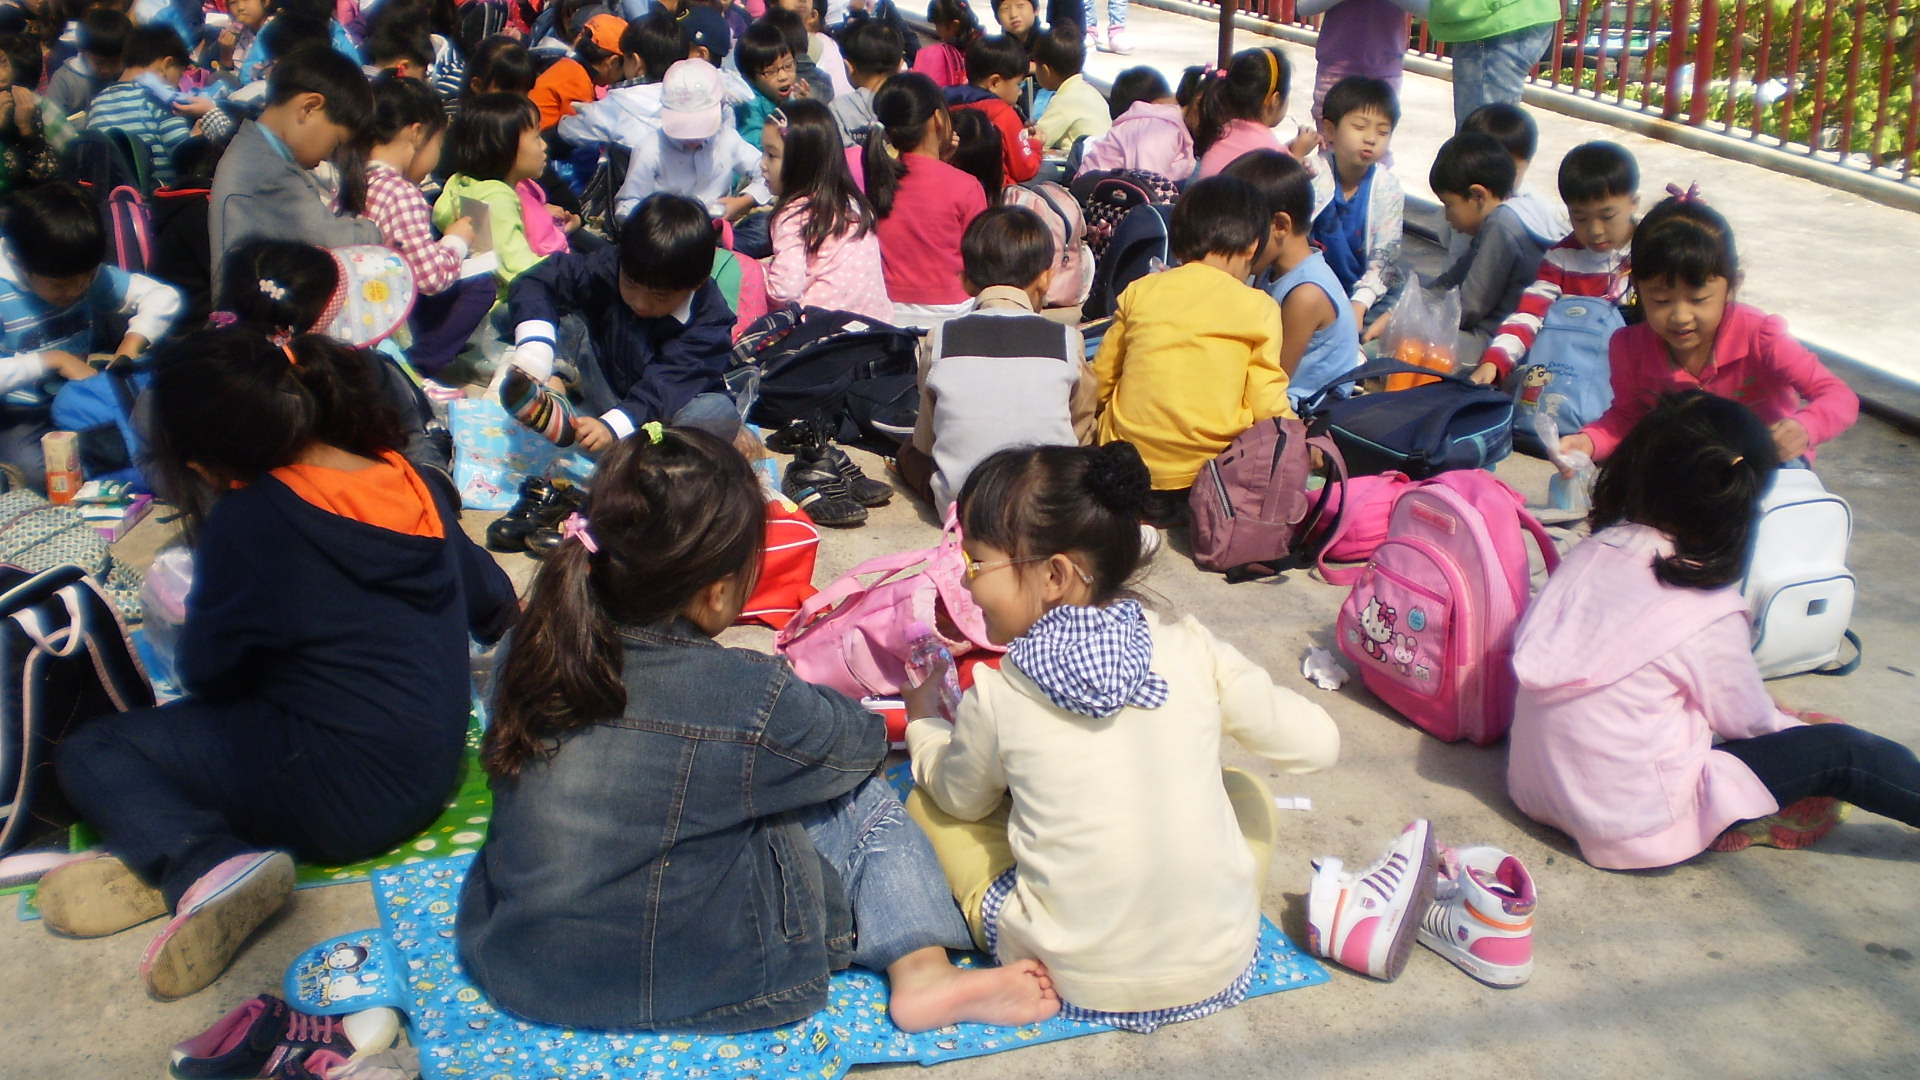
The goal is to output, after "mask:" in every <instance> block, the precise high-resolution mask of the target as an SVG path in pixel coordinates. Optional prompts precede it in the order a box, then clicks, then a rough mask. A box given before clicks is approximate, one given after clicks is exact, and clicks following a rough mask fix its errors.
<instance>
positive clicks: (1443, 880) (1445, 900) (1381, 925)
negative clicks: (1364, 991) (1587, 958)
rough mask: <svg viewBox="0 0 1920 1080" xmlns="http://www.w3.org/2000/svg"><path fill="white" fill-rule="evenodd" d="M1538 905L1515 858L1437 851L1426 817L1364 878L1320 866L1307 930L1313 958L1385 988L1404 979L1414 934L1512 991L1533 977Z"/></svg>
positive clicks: (1326, 861)
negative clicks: (1383, 984)
mask: <svg viewBox="0 0 1920 1080" xmlns="http://www.w3.org/2000/svg"><path fill="white" fill-rule="evenodd" d="M1535 900H1536V898H1535V895H1534V889H1533V877H1532V876H1531V875H1530V874H1528V873H1527V868H1526V867H1525V866H1522V865H1521V863H1520V860H1519V859H1517V858H1514V857H1513V856H1512V855H1509V854H1507V853H1506V852H1504V851H1501V850H1500V849H1498V848H1492V847H1470V848H1463V849H1461V850H1459V851H1454V850H1451V849H1449V848H1445V847H1441V846H1440V845H1438V844H1436V843H1435V842H1434V838H1433V826H1432V824H1431V823H1430V822H1427V821H1425V820H1420V821H1415V822H1414V823H1412V824H1411V825H1408V826H1407V827H1406V829H1404V830H1403V831H1402V832H1401V833H1400V835H1399V837H1398V838H1396V839H1395V840H1394V842H1393V843H1392V844H1391V845H1389V846H1388V848H1387V850H1386V853H1385V854H1383V855H1381V856H1380V858H1379V859H1378V860H1376V861H1375V862H1374V863H1373V865H1371V866H1368V867H1367V868H1366V869H1364V870H1361V871H1359V872H1358V873H1347V872H1345V868H1344V866H1343V865H1342V864H1341V862H1340V860H1339V859H1335V858H1323V859H1319V860H1317V861H1316V862H1315V864H1314V875H1313V884H1312V886H1311V887H1310V888H1309V889H1308V892H1307V934H1308V938H1309V940H1310V945H1311V948H1312V951H1313V952H1314V953H1315V955H1318V956H1323V957H1326V958H1327V959H1329V960H1332V961H1334V962H1336V963H1338V964H1340V965H1341V966H1342V967H1346V968H1350V969H1352V970H1354V971H1357V972H1359V973H1361V974H1363V975H1370V976H1372V977H1374V978H1376V979H1382V980H1385V981H1387V982H1392V981H1393V980H1394V979H1397V978H1399V977H1400V971H1401V969H1402V968H1404V967H1405V966H1406V963H1407V956H1408V954H1409V953H1410V952H1412V950H1413V942H1414V939H1415V938H1416V937H1417V938H1418V939H1419V941H1420V944H1422V945H1425V946H1426V947H1427V948H1429V949H1432V950H1433V951H1434V952H1436V953H1439V954H1440V955H1441V956H1443V957H1445V958H1446V959H1447V960H1449V961H1451V962H1452V963H1453V965H1454V966H1455V967H1458V968H1459V969H1460V970H1462V971H1464V972H1466V973H1467V974H1468V975H1471V976H1473V977H1474V978H1476V979H1478V980H1480V981H1481V982H1483V983H1486V984H1487V985H1488V986H1494V987H1503V988H1504V987H1514V986H1519V985H1520V984H1522V983H1524V982H1526V981H1527V979H1528V977H1530V976H1531V975H1532V974H1533V909H1534V904H1535Z"/></svg>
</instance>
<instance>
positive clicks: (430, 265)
mask: <svg viewBox="0 0 1920 1080" xmlns="http://www.w3.org/2000/svg"><path fill="white" fill-rule="evenodd" d="M367 217H369V218H371V219H373V222H374V224H376V225H378V226H380V233H381V235H382V236H385V237H386V238H387V246H388V247H390V248H392V249H394V250H395V251H398V252H399V253H400V257H401V258H403V259H405V260H407V265H408V266H409V267H411V268H412V269H413V281H414V287H415V288H417V289H418V290H419V291H420V295H422V296H432V295H433V294H435V293H439V292H444V291H445V290H446V288H447V286H449V285H452V284H453V283H454V282H455V281H457V280H459V278H460V263H461V261H462V260H464V259H465V258H466V251H465V247H466V245H464V244H462V243H460V241H458V240H444V239H442V240H435V239H434V235H433V208H432V207H430V206H428V205H427V197H426V196H425V195H422V194H421V193H420V186H419V185H418V184H415V183H413V182H412V181H410V180H408V179H407V178H406V177H404V176H402V175H400V172H399V170H397V169H395V168H394V167H393V166H391V165H388V164H387V163H385V162H383V161H369V162H367Z"/></svg>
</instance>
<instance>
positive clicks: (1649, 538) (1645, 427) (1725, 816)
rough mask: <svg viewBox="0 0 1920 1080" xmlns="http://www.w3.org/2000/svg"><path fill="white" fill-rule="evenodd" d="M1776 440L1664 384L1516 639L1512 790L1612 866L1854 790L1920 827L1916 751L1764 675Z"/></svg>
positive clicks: (1783, 818) (1798, 815) (1767, 840)
mask: <svg viewBox="0 0 1920 1080" xmlns="http://www.w3.org/2000/svg"><path fill="white" fill-rule="evenodd" d="M1634 254H1635V257H1636V258H1638V256H1639V251H1638V248H1637V247H1636V249H1635V252H1634ZM1775 442H1776V436H1775V435H1774V434H1773V433H1772V432H1770V431H1769V430H1768V428H1767V426H1766V424H1765V423H1763V422H1762V421H1761V419H1760V418H1759V417H1757V416H1756V415H1754V413H1753V411H1752V410H1750V409H1748V408H1747V407H1746V406H1745V405H1743V404H1741V403H1740V402H1737V401H1734V400H1731V399H1729V398H1723V397H1718V396H1716V395H1714V394H1712V393H1709V392H1707V391H1704V390H1689V391H1686V392H1684V393H1679V394H1669V395H1667V396H1666V397H1664V398H1661V399H1659V400H1658V402H1657V404H1655V405H1654V407H1653V408H1652V410H1651V411H1649V412H1648V413H1647V414H1646V416H1645V417H1644V418H1643V419H1642V420H1641V421H1640V422H1639V423H1638V424H1637V425H1635V426H1634V428H1633V429H1632V431H1631V432H1630V433H1629V434H1628V435H1627V436H1626V438H1625V439H1624V440H1622V441H1621V443H1620V445H1619V447H1618V449H1616V450H1615V451H1614V453H1613V455H1612V456H1611V457H1609V458H1608V459H1607V462H1606V464H1605V466H1603V467H1602V469H1601V470H1600V479H1599V481H1598V483H1597V484H1596V485H1595V486H1594V492H1593V514H1592V517H1591V518H1590V519H1589V520H1590V522H1591V524H1592V526H1593V535H1592V536H1591V537H1590V538H1589V539H1587V540H1586V541H1584V542H1583V543H1581V544H1580V545H1579V546H1578V547H1576V548H1574V549H1573V551H1572V552H1571V553H1569V554H1568V555H1567V557H1566V559H1565V560H1564V561H1562V562H1561V564H1560V568H1559V569H1558V570H1556V571H1555V572H1554V574H1553V577H1552V578H1551V579H1549V580H1548V581H1547V585H1546V588H1544V589H1542V590H1541V592H1540V595H1539V596H1538V597H1536V598H1535V599H1534V601H1533V604H1532V606H1530V607H1529V608H1528V609H1527V615H1526V619H1525V620H1524V621H1523V622H1522V623H1521V625H1520V630H1519V632H1518V634H1517V635H1516V637H1515V639H1514V652H1513V668H1514V673H1515V675H1517V676H1518V677H1519V682H1520V693H1519V698H1518V701H1517V702H1516V707H1515V712H1514V720H1513V729H1512V732H1511V734H1510V735H1509V736H1508V738H1509V739H1510V741H1511V747H1512V751H1511V753H1510V755H1509V759H1508V763H1507V788H1508V791H1509V792H1510V793H1511V794H1512V796H1513V801H1514V802H1515V803H1516V804H1518V805H1519V807H1520V809H1521V810H1523V811H1525V812H1526V814H1527V816H1529V817H1531V818H1533V819H1534V820H1536V821H1539V822H1542V823H1544V824H1547V825H1551V826H1553V827H1554V828H1556V829H1559V830H1561V831H1562V832H1565V833H1567V834H1568V835H1569V836H1571V837H1573V839H1574V840H1575V841H1577V842H1578V843H1579V845H1580V855H1581V857H1582V858H1584V859H1586V860H1587V861H1588V862H1590V863H1592V864H1593V865H1595V866H1599V867H1604V868H1606V869H1610V870H1629V869H1642V868H1647V867H1655V866H1667V865H1670V864H1672V863H1677V862H1682V861H1684V860H1686V859H1690V858H1693V857H1694V856H1695V855H1698V854H1699V853H1700V852H1702V851H1704V850H1708V849H1711V850H1714V851H1739V850H1741V849H1742V848H1745V847H1748V846H1750V845H1752V844H1756V843H1758V844H1766V845H1769V846H1773V847H1782V848H1800V847H1805V846H1807V845H1808V844H1811V843H1813V842H1814V841H1816V840H1819V839H1820V838H1821V837H1823V836H1825V835H1826V834H1827V833H1829V832H1831V831H1832V830H1833V828H1834V826H1836V825H1838V824H1839V823H1840V818H1841V812H1842V810H1843V808H1844V807H1843V805H1842V804H1844V803H1852V804H1854V805H1856V806H1858V807H1860V808H1861V809H1862V810H1866V811H1869V812H1871V813H1875V814H1882V815H1884V816H1886V817H1890V818H1894V819H1895V820H1898V821H1902V822H1905V823H1906V824H1908V825H1920V761H1916V760H1915V758H1914V755H1913V752H1912V751H1910V750H1908V749H1907V748H1906V747H1904V746H1901V745H1900V744H1899V743H1896V742H1892V741H1890V740H1887V739H1883V738H1881V737H1880V736H1878V735H1873V734H1870V733H1868V732H1866V731H1863V730H1861V729H1860V728H1857V727H1850V726H1847V725H1845V724H1842V723H1840V722H1838V721H1835V720H1833V719H1832V718H1831V717H1827V716H1822V715H1820V714H1818V713H1793V712H1789V711H1787V710H1785V709H1783V708H1782V707H1781V706H1779V705H1778V704H1776V703H1775V702H1774V701H1773V699H1772V698H1770V697H1769V696H1768V695H1767V689H1766V685H1765V684H1764V683H1762V682H1761V681H1760V671H1759V669H1758V667H1756V666H1755V664H1754V659H1753V651H1752V649H1753V637H1752V629H1751V625H1750V621H1749V615H1748V611H1747V602H1746V600H1745V599H1744V598H1743V597H1742V596H1741V595H1740V589H1739V584H1740V579H1741V578H1742V576H1743V575H1744V574H1745V572H1746V566H1747V558H1748V552H1749V550H1750V549H1751V546H1752V541H1753V523H1754V520H1755V518H1756V516H1757V513H1758V507H1759V502H1760V497H1761V496H1762V495H1763V494H1765V493H1766V491H1767V488H1768V487H1769V485H1770V484H1771V483H1772V482H1773V476H1774V473H1775V472H1776V471H1777V470H1778V469H1779V467H1780V466H1779V449H1778V447H1777V446H1776V445H1775ZM1716 737H1717V738H1718V739H1719V740H1721V741H1719V742H1718V744H1717V745H1716Z"/></svg>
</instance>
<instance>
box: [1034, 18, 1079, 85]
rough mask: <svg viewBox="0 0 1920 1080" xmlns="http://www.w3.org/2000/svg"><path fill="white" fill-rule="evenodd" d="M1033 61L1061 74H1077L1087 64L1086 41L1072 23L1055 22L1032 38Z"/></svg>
mask: <svg viewBox="0 0 1920 1080" xmlns="http://www.w3.org/2000/svg"><path fill="white" fill-rule="evenodd" d="M1033 62H1034V63H1036V64H1045V65H1046V66H1047V67H1048V68H1049V69H1051V70H1052V71H1054V72H1056V73H1058V74H1061V75H1078V74H1080V71H1081V69H1083V68H1085V67H1086V66H1087V41H1086V37H1085V36H1084V35H1083V34H1081V33H1080V28H1079V27H1078V26H1076V25H1074V24H1073V23H1057V24H1055V25H1054V27H1053V29H1051V30H1048V31H1047V32H1046V33H1044V34H1042V35H1040V36H1039V37H1037V38H1035V39H1034V42H1033Z"/></svg>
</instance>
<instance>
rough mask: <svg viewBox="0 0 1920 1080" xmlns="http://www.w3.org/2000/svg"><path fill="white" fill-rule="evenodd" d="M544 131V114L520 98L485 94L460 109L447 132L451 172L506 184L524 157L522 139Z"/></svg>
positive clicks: (523, 98)
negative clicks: (500, 181)
mask: <svg viewBox="0 0 1920 1080" xmlns="http://www.w3.org/2000/svg"><path fill="white" fill-rule="evenodd" d="M539 127H540V110H539V109H538V108H536V107H535V106H534V104H533V102H531V101H529V100H527V99H526V98H525V97H522V96H521V95H519V94H505V93H496V94H481V95H480V96H479V97H476V98H474V99H473V100H471V101H469V102H467V103H466V104H465V105H462V106H461V107H460V112H459V113H458V114H457V115H456V116H454V118H453V123H452V124H451V125H449V127H448V129H447V143H446V147H447V148H446V155H447V171H448V172H449V173H461V174H463V175H466V176H470V177H472V178H474V179H475V180H505V179H506V178H507V174H508V173H510V172H512V171H513V163H514V162H515V161H516V160H518V159H519V157H520V139H521V137H522V136H524V135H526V133H527V131H528V129H538V128H539Z"/></svg>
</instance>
